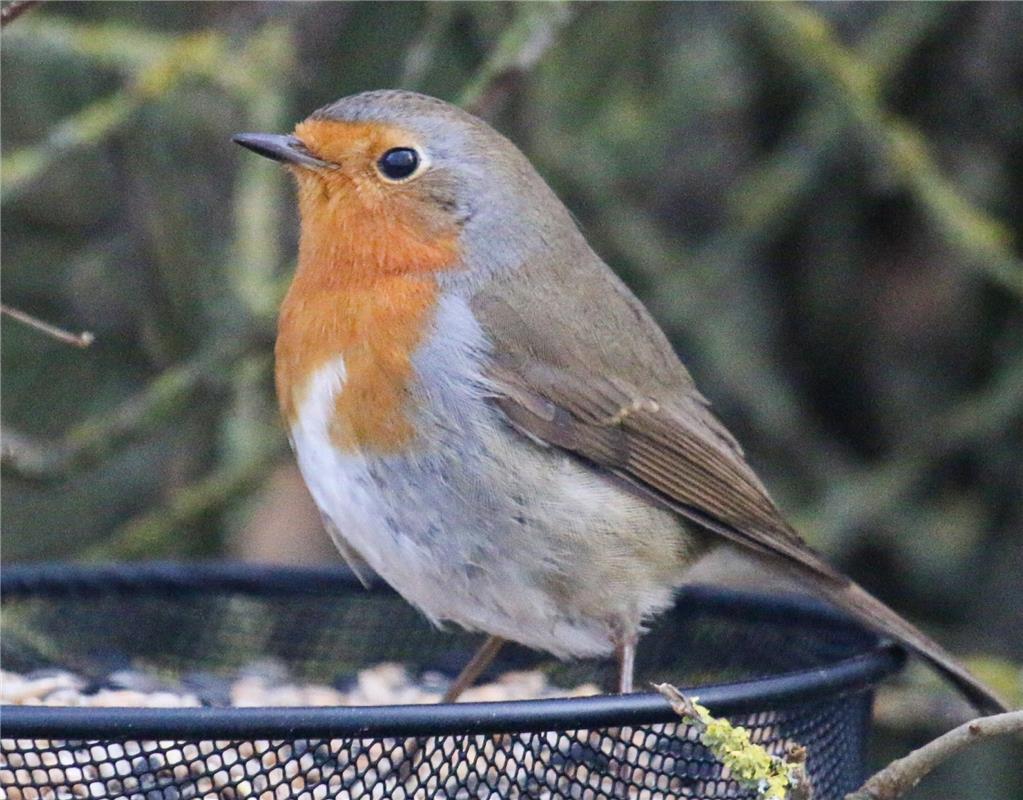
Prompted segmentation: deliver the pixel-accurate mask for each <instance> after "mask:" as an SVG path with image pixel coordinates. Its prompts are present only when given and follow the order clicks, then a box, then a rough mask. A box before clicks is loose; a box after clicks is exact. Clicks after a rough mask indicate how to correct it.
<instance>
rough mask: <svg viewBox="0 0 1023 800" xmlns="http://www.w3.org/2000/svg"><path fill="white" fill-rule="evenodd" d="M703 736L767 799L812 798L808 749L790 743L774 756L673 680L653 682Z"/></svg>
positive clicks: (732, 774) (739, 777)
mask: <svg viewBox="0 0 1023 800" xmlns="http://www.w3.org/2000/svg"><path fill="white" fill-rule="evenodd" d="M652 685H653V688H654V689H656V690H657V691H658V692H659V693H660V694H661V696H662V697H663V698H664V699H665V700H667V701H668V704H669V705H670V706H671V710H672V711H674V712H675V713H676V714H678V715H679V716H680V717H682V719H683V720H685V722H686V724H687V725H689V726H690V727H691V728H692V729H693V730H694V731H695V732H696V733H697V734H698V735H699V737H700V743H701V744H703V746H704V747H706V748H707V749H708V750H709V751H710V752H711V754H712V755H713V756H714V757H715V758H716V759H718V761H720V763H721V765H722V767H723V768H724V769H726V770H728V772H729V773H730V777H732V778H733V779H735V780H737V781H738V782H739V783H741V784H742V785H743V786H745V787H747V788H755V789H756V790H757V794H758V796H760V797H761V798H764V800H812V797H813V785H812V784H811V783H810V778H809V776H808V775H807V772H806V748H805V747H803V746H802V745H800V744H796V743H795V742H792V743H789V744H788V746H787V747H786V750H785V757H784V758H780V757H778V756H774V755H771V754H770V753H769V752H767V750H766V748H764V747H763V746H762V745H759V744H756V743H755V742H753V741H752V738H751V737H750V734H749V731H748V730H746V729H745V728H743V727H741V726H738V725H733V724H732V723H731V722H729V721H728V720H727V719H721V718H717V717H714V716H712V715H711V713H710V712H709V711H708V710H707V709H706V708H704V707H703V706H701V705H699V703H697V702H696V698H690V697H687V696H686V695H685V694H683V693H682V692H681V691H679V689H678V688H676V687H675V686H672V685H671V684H670V683H655V684H652Z"/></svg>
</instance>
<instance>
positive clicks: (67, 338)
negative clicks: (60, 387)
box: [0, 303, 96, 347]
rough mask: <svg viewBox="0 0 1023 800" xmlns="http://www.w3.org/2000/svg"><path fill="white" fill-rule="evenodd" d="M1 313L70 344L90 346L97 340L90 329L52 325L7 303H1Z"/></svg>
mask: <svg viewBox="0 0 1023 800" xmlns="http://www.w3.org/2000/svg"><path fill="white" fill-rule="evenodd" d="M0 314H6V315H7V316H9V317H10V318H11V319H16V320H17V321H18V322H20V323H21V324H22V325H27V326H28V327H30V328H34V329H35V330H37V331H39V332H40V333H45V334H46V335H47V336H49V337H51V338H53V339H56V340H57V341H58V342H63V343H64V344H70V345H72V346H74V347H88V346H89V345H90V344H92V343H93V342H94V341H96V337H95V336H93V335H92V334H91V333H90V332H89V331H82V332H81V333H71V332H70V331H66V330H64V329H63V328H58V327H57V326H56V325H51V324H50V323H49V322H43V321H42V320H41V319H39V318H38V317H33V316H32V315H31V314H28V313H26V312H24V311H21V310H19V309H17V308H11V307H10V306H9V305H6V304H5V303H0Z"/></svg>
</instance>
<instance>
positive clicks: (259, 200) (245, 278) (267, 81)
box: [227, 25, 294, 323]
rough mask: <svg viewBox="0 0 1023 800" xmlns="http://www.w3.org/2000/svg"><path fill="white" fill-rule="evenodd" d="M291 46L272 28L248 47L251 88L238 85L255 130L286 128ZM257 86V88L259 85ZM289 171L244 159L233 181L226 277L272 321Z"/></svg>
mask: <svg viewBox="0 0 1023 800" xmlns="http://www.w3.org/2000/svg"><path fill="white" fill-rule="evenodd" d="M293 56H294V53H293V45H292V41H291V35H290V32H289V30H288V29H287V28H284V27H281V26H278V25H268V26H266V27H265V28H263V29H262V30H260V31H259V32H258V33H257V34H256V35H255V36H253V37H252V39H251V40H250V41H249V43H248V44H247V45H246V48H245V54H244V60H245V61H247V62H249V63H250V65H251V66H250V68H249V69H245V70H243V73H244V75H245V77H246V81H247V82H248V85H247V86H245V87H241V86H239V87H238V94H241V96H242V98H243V102H244V105H245V112H246V113H245V119H246V124H247V125H249V126H250V127H251V129H252V130H256V131H263V130H269V131H273V130H283V129H284V128H285V126H286V124H287V122H286V117H287V99H286V95H285V87H286V86H287V84H288V80H289V77H290V75H291V72H292V64H293ZM257 86H258V87H259V89H258V90H255V87H257ZM285 189H286V184H285V173H284V171H283V170H275V169H267V168H266V165H265V164H263V163H259V160H258V159H254V158H246V159H242V161H241V163H240V165H239V167H238V174H237V178H236V180H235V189H234V203H233V217H234V220H233V226H232V227H233V241H232V247H231V258H230V260H229V261H228V264H227V274H228V277H229V279H230V281H231V288H232V289H233V291H234V294H235V296H236V297H237V298H238V300H239V302H240V304H241V306H242V307H243V308H244V309H245V312H246V314H247V315H248V316H250V317H253V318H255V319H258V320H260V321H261V322H264V323H269V322H270V321H271V320H273V319H275V318H276V313H277V306H278V305H279V303H280V301H281V297H282V294H283V288H284V287H283V286H282V284H281V281H280V280H279V279H278V278H277V269H278V267H279V266H280V264H281V261H282V252H281V235H280V232H281V231H280V224H279V223H280V210H281V209H282V208H284V207H285Z"/></svg>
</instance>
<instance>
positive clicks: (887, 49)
mask: <svg viewBox="0 0 1023 800" xmlns="http://www.w3.org/2000/svg"><path fill="white" fill-rule="evenodd" d="M887 9H888V10H887V11H886V12H885V14H884V16H883V17H882V18H881V19H880V21H878V22H877V24H875V25H874V27H873V28H872V29H871V30H870V31H869V32H868V33H867V34H866V35H865V36H863V38H862V40H861V42H860V43H859V45H858V46H857V48H856V55H857V57H858V58H860V59H861V60H862V61H864V62H865V63H866V64H868V65H869V67H870V69H872V70H873V74H874V75H875V76H876V79H877V81H878V83H882V84H883V83H887V82H889V81H890V80H892V79H894V78H895V77H896V76H897V75H898V73H899V72H900V71H901V70H902V68H903V67H904V66H905V65H906V62H907V61H908V60H909V58H910V57H911V56H912V55H913V54H914V53H915V52H916V50H917V48H918V47H919V46H920V44H921V42H922V41H923V40H924V39H925V38H926V36H927V35H928V34H930V33H931V32H932V31H933V30H934V29H935V27H936V26H937V24H938V23H939V22H940V21H941V20H942V19H943V18H944V15H945V12H946V8H945V7H943V6H941V5H940V4H931V3H896V4H893V5H891V6H888V7H887ZM847 119H848V115H847V114H846V113H845V111H844V110H843V109H842V108H840V107H837V106H835V105H831V104H818V105H814V106H813V107H811V108H810V109H808V110H806V111H804V112H802V113H801V114H800V116H799V117H798V118H797V120H796V122H795V124H794V125H793V126H792V133H791V134H790V135H789V136H788V137H787V139H786V140H785V141H784V142H783V143H782V144H780V145H779V146H778V147H777V148H775V150H774V152H773V153H772V154H771V155H770V156H768V157H767V158H766V159H765V160H764V161H763V162H762V163H761V164H758V165H756V166H754V167H753V168H752V169H751V170H750V171H749V172H748V173H747V174H746V175H745V176H743V177H742V178H741V179H740V180H739V181H738V182H737V185H736V186H735V187H734V188H733V189H732V190H731V191H730V192H729V195H728V197H727V198H726V200H725V203H726V205H727V212H728V216H729V218H730V219H731V220H732V225H730V226H729V227H728V228H726V229H725V230H724V231H723V232H722V233H721V235H719V236H717V237H715V239H714V241H713V242H712V243H711V244H710V245H709V246H708V247H707V248H706V249H707V251H709V252H710V253H712V254H713V253H715V252H719V251H721V250H727V249H731V247H732V246H733V245H732V244H731V243H732V242H733V241H736V240H738V241H740V242H746V243H747V246H750V245H753V244H755V243H758V242H761V241H763V240H764V239H765V238H767V237H768V236H769V235H771V234H772V233H773V232H776V231H778V230H779V229H781V228H782V227H784V226H785V224H786V223H787V221H788V220H789V219H790V217H791V216H792V213H793V211H794V210H795V207H796V204H797V202H798V201H799V200H800V199H801V198H803V197H805V196H806V195H807V194H808V193H809V192H810V190H812V189H813V188H814V186H815V185H816V183H817V182H818V180H819V178H820V176H821V173H822V170H823V169H824V168H825V166H826V165H827V164H828V161H829V157H830V156H831V155H832V154H833V153H834V152H835V151H836V150H838V149H839V147H840V146H841V145H842V143H843V139H842V136H843V134H844V133H845V132H846V128H847V124H848V123H847Z"/></svg>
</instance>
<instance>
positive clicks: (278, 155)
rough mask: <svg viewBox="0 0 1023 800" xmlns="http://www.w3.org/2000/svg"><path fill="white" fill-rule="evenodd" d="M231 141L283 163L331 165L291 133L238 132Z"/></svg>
mask: <svg viewBox="0 0 1023 800" xmlns="http://www.w3.org/2000/svg"><path fill="white" fill-rule="evenodd" d="M231 141H232V142H234V143H235V144H240V145H241V146H242V147H247V148H248V149H249V150H251V151H252V152H253V153H258V154H259V155H261V156H266V157H267V158H272V159H273V160H274V161H281V162H283V163H285V164H296V165H298V166H301V167H309V168H310V169H323V168H324V167H329V166H331V164H330V162H328V161H323V160H322V159H319V158H317V157H316V156H314V155H313V154H312V153H310V152H309V150H308V148H307V147H306V146H305V145H304V144H302V141H301V140H300V139H299V138H298V137H296V136H292V135H291V134H280V133H238V134H235V135H234V136H232V137H231Z"/></svg>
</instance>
